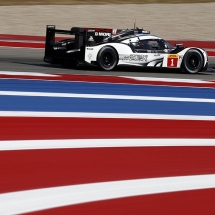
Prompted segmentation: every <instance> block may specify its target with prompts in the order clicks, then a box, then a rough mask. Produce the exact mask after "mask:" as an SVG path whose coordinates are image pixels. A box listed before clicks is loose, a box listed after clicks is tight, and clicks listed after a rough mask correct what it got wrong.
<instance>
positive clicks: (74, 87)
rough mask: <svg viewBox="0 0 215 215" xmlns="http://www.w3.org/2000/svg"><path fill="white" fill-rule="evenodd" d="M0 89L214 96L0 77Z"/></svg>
mask: <svg viewBox="0 0 215 215" xmlns="http://www.w3.org/2000/svg"><path fill="white" fill-rule="evenodd" d="M0 91H24V92H56V93H80V94H81V93H83V94H108V95H134V96H135V95H136V96H161V97H184V98H210V99H214V98H215V89H209V88H204V89H203V88H189V87H171V86H169V87H168V86H146V85H129V84H104V83H85V82H84V83H82V82H61V81H39V80H14V79H0Z"/></svg>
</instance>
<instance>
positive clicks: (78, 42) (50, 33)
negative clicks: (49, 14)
mask: <svg viewBox="0 0 215 215" xmlns="http://www.w3.org/2000/svg"><path fill="white" fill-rule="evenodd" d="M83 32H84V29H83V28H77V27H73V28H71V30H60V29H56V28H55V25H47V27H46V42H45V57H49V56H51V53H52V49H53V45H54V43H55V34H56V33H57V34H67V35H74V36H75V37H74V40H75V43H74V44H75V49H80V47H81V46H83V37H84V34H83ZM65 39H66V38H65Z"/></svg>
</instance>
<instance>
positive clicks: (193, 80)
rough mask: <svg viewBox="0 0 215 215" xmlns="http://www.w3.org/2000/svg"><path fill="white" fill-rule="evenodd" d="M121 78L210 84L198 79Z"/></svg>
mask: <svg viewBox="0 0 215 215" xmlns="http://www.w3.org/2000/svg"><path fill="white" fill-rule="evenodd" d="M119 77H122V78H130V79H134V80H139V81H163V82H177V83H196V84H203V83H211V82H210V81H205V80H199V79H179V78H177V79H176V78H154V77H134V76H119Z"/></svg>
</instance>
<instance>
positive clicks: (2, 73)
mask: <svg viewBox="0 0 215 215" xmlns="http://www.w3.org/2000/svg"><path fill="white" fill-rule="evenodd" d="M0 75H11V76H13V75H20V76H37V77H58V76H59V75H52V74H47V73H39V72H15V71H0Z"/></svg>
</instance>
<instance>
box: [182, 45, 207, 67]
mask: <svg viewBox="0 0 215 215" xmlns="http://www.w3.org/2000/svg"><path fill="white" fill-rule="evenodd" d="M190 50H196V51H198V52H199V53H200V54H201V56H202V58H203V60H204V61H205V57H204V55H203V53H202V51H201V50H200V49H199V48H197V47H190V48H189V49H187V50H186V52H185V53H184V56H185V55H186V54H187V52H188V51H190ZM184 60H185V58H184V57H183V60H182V62H181V67H180V68H181V69H183V65H184ZM204 63H205V62H204ZM204 63H203V65H202V68H201V70H202V69H203V68H204Z"/></svg>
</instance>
